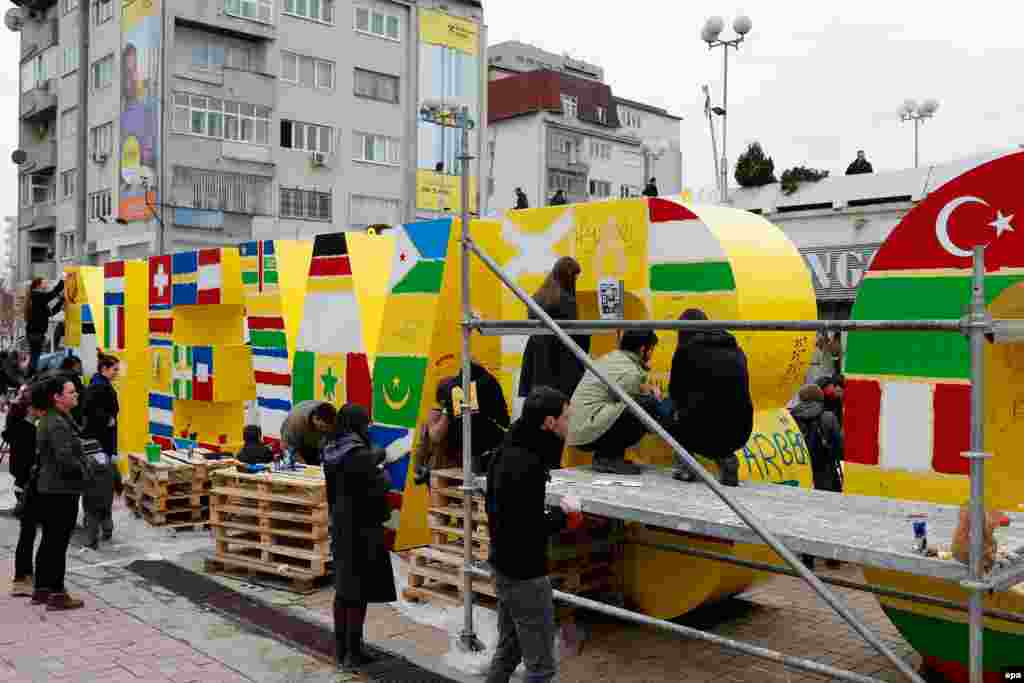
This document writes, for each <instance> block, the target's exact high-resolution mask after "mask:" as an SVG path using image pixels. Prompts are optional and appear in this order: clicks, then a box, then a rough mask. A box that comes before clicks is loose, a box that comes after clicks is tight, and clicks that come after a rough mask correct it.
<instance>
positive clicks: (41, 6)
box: [11, 0, 57, 12]
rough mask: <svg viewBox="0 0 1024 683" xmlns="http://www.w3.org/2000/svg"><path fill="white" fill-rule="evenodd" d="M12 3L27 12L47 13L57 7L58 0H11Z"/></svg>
mask: <svg viewBox="0 0 1024 683" xmlns="http://www.w3.org/2000/svg"><path fill="white" fill-rule="evenodd" d="M11 3H12V4H14V5H17V6H18V7H24V8H25V9H27V10H33V11H36V12H45V11H46V10H48V9H50V8H51V7H53V6H54V5H56V4H57V0H11Z"/></svg>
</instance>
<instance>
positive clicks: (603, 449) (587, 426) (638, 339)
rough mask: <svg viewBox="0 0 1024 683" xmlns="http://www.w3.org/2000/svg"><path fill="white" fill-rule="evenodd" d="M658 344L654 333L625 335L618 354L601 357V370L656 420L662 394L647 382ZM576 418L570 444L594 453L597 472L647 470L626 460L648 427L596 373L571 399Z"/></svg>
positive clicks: (589, 374)
mask: <svg viewBox="0 0 1024 683" xmlns="http://www.w3.org/2000/svg"><path fill="white" fill-rule="evenodd" d="M657 345H658V335H656V334H655V333H654V330H627V331H626V332H624V333H623V335H622V339H621V340H619V349H618V350H617V351H612V352H611V353H608V354H606V355H604V356H602V357H601V358H600V359H599V360H598V361H597V363H596V365H597V367H598V369H599V370H600V371H601V372H602V373H603V374H604V375H605V376H606V377H607V378H608V379H609V380H610V381H612V382H614V383H615V384H617V385H618V386H619V387H620V388H622V390H623V391H625V392H626V393H627V394H629V395H630V396H632V397H633V399H634V400H635V401H636V402H637V403H639V404H640V406H641V407H642V408H643V409H644V410H646V411H647V413H648V414H650V415H651V416H652V417H653V418H654V419H656V420H659V421H660V422H662V424H666V426H667V423H666V421H665V420H663V419H661V417H660V415H659V402H660V401H661V391H659V389H658V388H657V387H655V386H652V385H649V384H648V383H647V373H648V372H650V370H651V355H652V354H653V353H654V347H655V346H657ZM571 405H572V416H571V418H570V420H569V438H568V440H567V443H568V444H569V445H570V446H576V447H578V448H579V449H580V450H582V451H590V452H593V453H594V471H595V472H604V473H606V474H640V473H641V472H642V471H643V468H642V467H640V466H639V465H635V464H633V463H631V462H629V461H627V460H626V459H625V458H626V449H629V448H632V447H633V446H635V445H637V444H638V443H640V439H642V438H643V437H644V435H645V434H647V431H648V430H647V426H646V425H644V423H643V422H641V421H640V419H639V418H638V417H637V416H636V415H634V414H633V412H632V411H630V410H629V408H627V407H626V404H625V403H623V402H622V401H620V400H619V399H618V397H617V396H615V394H613V393H612V392H611V390H610V389H608V387H607V386H606V385H605V383H604V382H602V381H601V379H600V378H598V377H597V375H595V374H594V373H592V372H589V371H588V372H587V374H585V375H584V376H583V379H582V380H581V381H580V383H579V386H577V387H576V391H575V392H573V395H572V402H571Z"/></svg>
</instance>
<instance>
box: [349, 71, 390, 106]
mask: <svg viewBox="0 0 1024 683" xmlns="http://www.w3.org/2000/svg"><path fill="white" fill-rule="evenodd" d="M360 73H363V74H367V75H369V76H372V77H373V78H374V79H391V80H393V81H394V84H395V99H393V100H389V99H387V98H385V97H380V95H379V92H380V86H379V85H376V84H377V83H379V81H375V87H374V90H375V91H376V92H375V93H374V94H369V95H368V94H365V93H361V92H359V90H358V84H359V74H360ZM401 93H402V79H401V78H400V77H399V76H392V75H391V74H385V73H381V72H379V71H371V70H370V69H361V68H359V67H358V66H357V67H355V69H354V70H353V72H352V94H354V95H355V96H356V97H362V98H365V99H368V100H374V101H376V102H386V103H387V104H400V103H401V100H402V94H401Z"/></svg>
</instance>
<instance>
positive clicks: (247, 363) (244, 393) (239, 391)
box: [213, 344, 256, 438]
mask: <svg viewBox="0 0 1024 683" xmlns="http://www.w3.org/2000/svg"><path fill="white" fill-rule="evenodd" d="M213 400H214V401H217V402H235V401H254V400H256V380H255V379H254V378H253V373H252V348H251V347H249V346H246V345H245V344H231V345H225V346H214V347H213ZM238 436H239V438H241V432H239V434H238Z"/></svg>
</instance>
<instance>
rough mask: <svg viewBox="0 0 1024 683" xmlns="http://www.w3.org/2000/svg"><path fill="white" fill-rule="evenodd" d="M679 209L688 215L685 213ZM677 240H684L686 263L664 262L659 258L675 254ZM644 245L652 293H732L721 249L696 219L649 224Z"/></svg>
mask: <svg viewBox="0 0 1024 683" xmlns="http://www.w3.org/2000/svg"><path fill="white" fill-rule="evenodd" d="M679 208H680V209H683V211H686V212H687V213H689V210H688V209H684V208H683V207H679ZM691 215H692V214H691ZM680 239H685V240H686V250H687V257H688V258H687V260H685V261H665V260H664V258H663V257H662V256H661V254H672V253H675V252H676V251H677V248H676V245H678V243H679V240H680ZM648 245H649V246H648V251H649V253H650V255H651V256H650V265H649V269H650V288H651V291H652V292H731V291H734V290H735V289H736V281H735V279H734V277H733V274H732V266H731V265H730V264H729V259H728V257H727V256H726V254H725V251H724V250H723V249H722V245H721V244H720V243H719V241H718V238H716V237H715V236H714V234H713V233H712V232H711V229H710V228H709V227H708V226H707V225H706V224H705V223H704V222H703V221H701V220H698V219H697V218H696V217H694V218H693V219H690V220H678V221H662V222H658V223H652V224H651V226H650V229H649V232H648Z"/></svg>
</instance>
